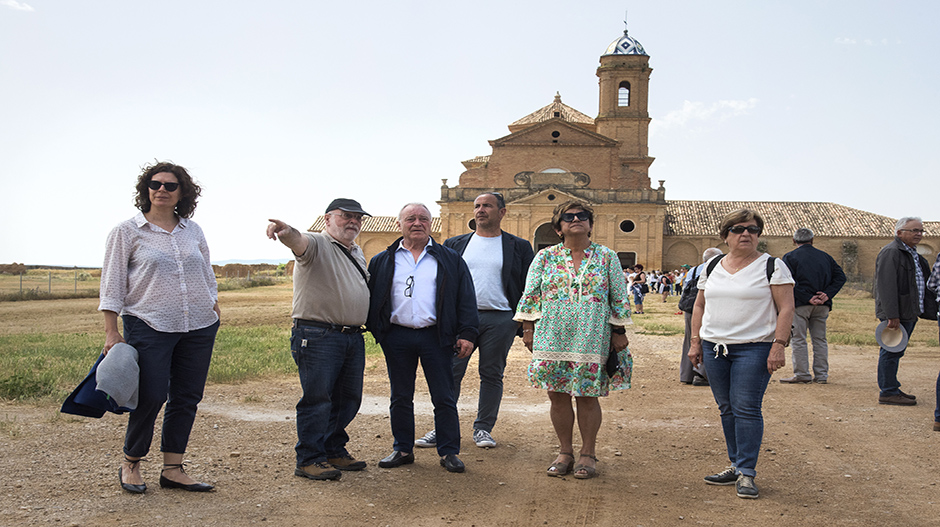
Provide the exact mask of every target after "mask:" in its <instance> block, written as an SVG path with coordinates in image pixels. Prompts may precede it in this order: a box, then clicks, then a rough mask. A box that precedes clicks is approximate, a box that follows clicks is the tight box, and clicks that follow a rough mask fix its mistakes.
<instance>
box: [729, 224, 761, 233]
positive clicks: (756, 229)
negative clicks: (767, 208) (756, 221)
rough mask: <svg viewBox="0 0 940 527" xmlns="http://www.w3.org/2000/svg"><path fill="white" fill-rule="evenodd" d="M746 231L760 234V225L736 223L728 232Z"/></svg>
mask: <svg viewBox="0 0 940 527" xmlns="http://www.w3.org/2000/svg"><path fill="white" fill-rule="evenodd" d="M744 231H747V232H749V233H751V234H760V227H758V226H757V225H748V226H747V227H745V226H744V225H735V226H734V227H731V228H730V229H728V232H733V233H735V234H743V233H744Z"/></svg>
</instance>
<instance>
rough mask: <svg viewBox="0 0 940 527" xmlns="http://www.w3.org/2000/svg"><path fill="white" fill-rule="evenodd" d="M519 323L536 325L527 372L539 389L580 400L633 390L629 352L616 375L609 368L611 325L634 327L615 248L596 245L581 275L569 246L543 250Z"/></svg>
mask: <svg viewBox="0 0 940 527" xmlns="http://www.w3.org/2000/svg"><path fill="white" fill-rule="evenodd" d="M515 319H516V320H518V321H532V322H535V334H534V336H533V345H532V362H531V363H530V364H529V369H528V373H529V381H531V383H532V385H533V386H534V387H536V388H542V389H546V390H549V391H553V392H563V393H567V394H570V395H573V396H578V397H601V396H605V395H607V393H608V391H609V390H622V389H626V388H629V387H630V378H631V375H632V372H633V357H632V356H631V355H630V350H629V348H627V349H624V350H623V351H621V352H620V354H619V356H618V358H619V367H618V368H617V371H616V372H615V373H614V374H613V376H608V375H607V371H606V369H605V364H606V362H607V356H608V353H609V352H610V326H611V325H615V326H625V325H628V324H632V323H633V322H632V320H631V319H630V300H629V294H628V291H627V281H626V279H625V278H624V276H623V269H622V268H621V266H620V259H619V258H618V257H617V253H615V252H614V251H612V250H611V249H608V248H607V247H604V246H603V245H598V244H596V243H592V244H591V245H590V246H589V247H588V248H587V249H585V251H584V259H583V260H582V261H581V265H580V267H579V269H578V272H577V273H575V271H574V264H573V262H572V260H571V251H570V250H569V249H568V248H566V247H565V246H564V244H558V245H555V246H552V247H546V248H545V249H543V250H541V251H539V253H538V255H536V257H535V260H533V262H532V265H531V266H530V267H529V275H528V277H527V278H526V286H525V291H524V292H523V295H522V299H520V300H519V306H518V308H517V310H516V317H515Z"/></svg>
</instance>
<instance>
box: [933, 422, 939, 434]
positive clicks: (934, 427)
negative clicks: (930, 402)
mask: <svg viewBox="0 0 940 527" xmlns="http://www.w3.org/2000/svg"><path fill="white" fill-rule="evenodd" d="M933 431H934V432H940V421H937V422H935V423H934V424H933Z"/></svg>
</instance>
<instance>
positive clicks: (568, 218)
mask: <svg viewBox="0 0 940 527" xmlns="http://www.w3.org/2000/svg"><path fill="white" fill-rule="evenodd" d="M575 218H578V219H579V220H581V221H588V220H589V219H590V218H591V214H590V213H589V212H587V211H586V210H582V211H581V212H565V213H563V214H562V215H561V221H564V222H567V223H571V222H573V221H574V219H575Z"/></svg>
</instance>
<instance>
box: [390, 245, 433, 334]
mask: <svg viewBox="0 0 940 527" xmlns="http://www.w3.org/2000/svg"><path fill="white" fill-rule="evenodd" d="M430 246H431V239H430V238H429V239H428V244H427V245H426V246H425V247H424V249H423V250H422V251H421V254H420V255H419V256H418V259H417V261H416V260H415V258H414V256H413V255H412V254H411V251H409V250H408V249H405V247H404V245H402V244H401V243H399V244H398V249H396V250H395V274H394V275H393V276H392V317H391V321H392V324H398V325H399V326H405V327H407V328H412V329H421V328H426V327H429V326H433V325H434V324H437V310H436V308H435V301H436V299H437V259H436V258H434V257H433V256H431V255H430V254H428V247H430Z"/></svg>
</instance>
